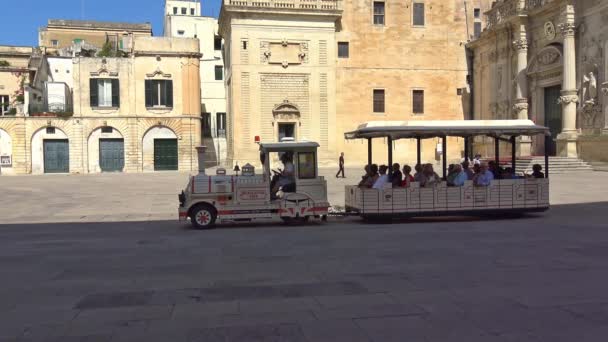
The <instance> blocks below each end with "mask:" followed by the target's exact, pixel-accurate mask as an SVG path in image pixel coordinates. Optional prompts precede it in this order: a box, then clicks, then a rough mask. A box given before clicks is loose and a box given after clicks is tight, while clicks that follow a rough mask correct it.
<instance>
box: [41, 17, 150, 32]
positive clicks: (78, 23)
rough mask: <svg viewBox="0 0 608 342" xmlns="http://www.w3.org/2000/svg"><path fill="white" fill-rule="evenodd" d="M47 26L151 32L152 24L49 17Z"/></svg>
mask: <svg viewBox="0 0 608 342" xmlns="http://www.w3.org/2000/svg"><path fill="white" fill-rule="evenodd" d="M47 27H49V28H51V27H52V28H61V27H64V28H84V29H93V30H104V29H106V30H125V31H145V32H152V24H150V23H120V22H109V21H93V20H65V19H49V21H48V26H47Z"/></svg>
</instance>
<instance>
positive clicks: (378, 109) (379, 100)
mask: <svg viewBox="0 0 608 342" xmlns="http://www.w3.org/2000/svg"><path fill="white" fill-rule="evenodd" d="M384 107H385V105H384V89H374V113H384Z"/></svg>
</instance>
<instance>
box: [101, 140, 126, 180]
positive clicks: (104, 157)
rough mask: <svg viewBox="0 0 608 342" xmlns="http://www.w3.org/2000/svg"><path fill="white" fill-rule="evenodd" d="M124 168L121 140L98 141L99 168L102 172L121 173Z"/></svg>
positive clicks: (123, 150) (123, 144)
mask: <svg viewBox="0 0 608 342" xmlns="http://www.w3.org/2000/svg"><path fill="white" fill-rule="evenodd" d="M124 166H125V142H124V140H123V139H99V167H100V168H101V171H102V172H122V169H123V168H124Z"/></svg>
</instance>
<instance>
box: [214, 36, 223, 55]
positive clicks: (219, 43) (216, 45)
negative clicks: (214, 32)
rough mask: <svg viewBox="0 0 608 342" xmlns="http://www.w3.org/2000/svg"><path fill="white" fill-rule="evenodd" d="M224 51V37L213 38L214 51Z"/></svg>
mask: <svg viewBox="0 0 608 342" xmlns="http://www.w3.org/2000/svg"><path fill="white" fill-rule="evenodd" d="M221 49H222V37H220V36H215V37H214V38H213V50H215V51H219V50H221Z"/></svg>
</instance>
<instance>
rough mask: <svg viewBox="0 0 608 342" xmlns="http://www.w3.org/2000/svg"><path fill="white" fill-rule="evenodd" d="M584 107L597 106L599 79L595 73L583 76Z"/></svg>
mask: <svg viewBox="0 0 608 342" xmlns="http://www.w3.org/2000/svg"><path fill="white" fill-rule="evenodd" d="M582 95H583V96H582V99H583V106H588V105H591V106H593V105H595V104H596V100H597V79H596V78H595V74H594V73H593V71H591V72H589V74H587V75H584V76H583V94H582Z"/></svg>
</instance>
